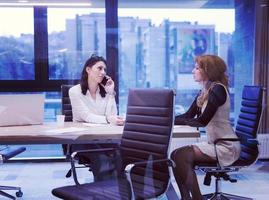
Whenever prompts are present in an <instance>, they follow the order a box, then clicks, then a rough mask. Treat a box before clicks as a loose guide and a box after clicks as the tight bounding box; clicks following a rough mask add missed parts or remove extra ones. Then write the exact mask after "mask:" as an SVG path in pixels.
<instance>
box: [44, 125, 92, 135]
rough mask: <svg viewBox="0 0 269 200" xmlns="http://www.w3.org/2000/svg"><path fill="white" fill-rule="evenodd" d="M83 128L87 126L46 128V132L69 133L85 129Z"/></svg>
mask: <svg viewBox="0 0 269 200" xmlns="http://www.w3.org/2000/svg"><path fill="white" fill-rule="evenodd" d="M85 130H87V128H78V127H68V128H56V129H51V130H47V131H46V133H52V134H57V133H71V132H79V131H85Z"/></svg>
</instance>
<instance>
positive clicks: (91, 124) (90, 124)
mask: <svg viewBox="0 0 269 200" xmlns="http://www.w3.org/2000/svg"><path fill="white" fill-rule="evenodd" d="M82 124H83V125H84V126H89V127H96V126H107V124H95V123H82Z"/></svg>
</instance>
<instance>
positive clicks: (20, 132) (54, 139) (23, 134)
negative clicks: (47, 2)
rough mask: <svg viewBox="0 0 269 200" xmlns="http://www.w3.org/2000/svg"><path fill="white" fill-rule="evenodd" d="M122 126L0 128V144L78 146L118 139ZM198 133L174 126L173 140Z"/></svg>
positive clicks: (74, 125)
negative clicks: (96, 141)
mask: <svg viewBox="0 0 269 200" xmlns="http://www.w3.org/2000/svg"><path fill="white" fill-rule="evenodd" d="M122 132H123V126H114V125H90V124H88V125H85V124H84V123H75V122H65V124H64V127H57V124H56V123H55V122H50V123H44V124H42V125H30V126H9V127H0V144H79V143H87V142H89V143H90V142H92V141H94V140H108V139H120V138H121V135H122ZM199 136H200V134H199V131H198V130H197V129H196V128H193V127H188V126H174V131H173V138H190V137H195V138H198V137H199Z"/></svg>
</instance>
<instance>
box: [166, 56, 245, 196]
mask: <svg viewBox="0 0 269 200" xmlns="http://www.w3.org/2000/svg"><path fill="white" fill-rule="evenodd" d="M225 72H226V64H225V62H224V61H223V60H222V59H221V58H220V57H218V56H215V55H202V56H198V57H197V58H196V59H195V67H194V69H193V71H192V73H193V78H194V80H195V81H196V82H198V83H200V84H201V85H202V89H201V91H200V92H199V94H198V95H197V96H196V98H195V100H194V101H193V103H192V105H191V106H190V108H189V110H188V111H187V112H186V113H184V114H182V115H179V116H176V118H175V124H176V125H189V126H194V127H205V130H206V133H207V142H201V143H197V144H193V145H190V146H184V147H181V148H178V149H176V150H174V151H173V152H172V154H171V158H172V159H173V160H174V162H175V163H176V167H175V168H174V169H173V172H174V176H175V179H176V182H177V185H178V187H179V190H180V194H181V198H182V199H184V200H185V199H188V200H189V199H195V200H200V199H203V196H202V194H201V192H200V189H199V185H198V182H197V177H196V174H195V171H194V169H193V167H194V165H195V163H199V162H209V163H210V162H212V163H215V162H216V159H217V158H216V154H215V150H214V145H213V143H214V141H215V140H216V139H218V138H225V137H229V138H237V136H236V134H235V133H234V130H233V128H232V126H231V124H230V120H229V114H230V97H229V92H228V77H227V76H226V75H225ZM217 152H218V159H219V162H220V164H221V165H223V166H225V165H230V164H232V163H233V162H234V161H235V160H237V159H238V157H239V154H240V143H239V142H227V141H225V142H220V143H219V144H218V145H217Z"/></svg>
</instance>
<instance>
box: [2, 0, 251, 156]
mask: <svg viewBox="0 0 269 200" xmlns="http://www.w3.org/2000/svg"><path fill="white" fill-rule="evenodd" d="M75 2H76V1H75ZM92 2H93V3H92V5H93V6H92V7H73V8H71V7H49V6H34V7H25V6H24V7H16V6H12V7H6V6H5V7H0V27H1V28H0V44H1V45H0V85H1V87H0V91H1V92H26V91H27V92H40V91H41V92H45V93H46V104H45V109H46V110H45V116H44V119H45V121H54V120H55V114H57V113H59V112H60V106H61V104H60V103H61V101H60V93H59V92H60V86H61V85H62V84H75V83H77V81H78V79H79V78H80V73H81V69H82V66H83V64H84V62H85V60H86V58H87V57H88V56H89V55H90V54H92V53H97V54H99V55H101V56H104V57H106V58H107V61H108V64H109V66H107V67H108V71H109V73H111V74H109V75H111V76H112V77H113V78H114V79H115V80H116V86H117V87H116V88H117V89H118V93H117V94H118V97H119V102H118V105H119V112H120V114H124V112H125V111H126V102H127V95H128V89H129V88H133V87H140V88H155V87H158V88H163V87H168V88H174V89H175V90H176V112H179V113H180V112H184V111H186V108H188V107H189V105H190V103H191V102H192V100H193V99H194V95H196V94H197V91H198V90H199V88H200V86H199V85H197V84H196V83H195V82H194V81H193V79H192V74H191V70H192V69H193V65H194V61H193V59H194V57H195V56H197V55H202V54H216V55H219V56H221V57H222V58H223V59H224V60H225V61H226V63H227V65H228V68H229V70H228V73H229V77H230V93H231V97H232V98H231V103H232V104H231V105H232V107H231V108H232V117H234V116H236V113H237V112H238V111H237V109H238V106H236V105H238V104H239V101H240V99H241V97H240V96H241V90H242V87H243V85H244V84H251V83H252V73H253V68H252V66H253V60H252V59H253V52H254V51H253V46H254V43H253V41H254V39H253V38H254V25H253V23H252V22H253V21H254V17H255V16H254V13H255V12H254V3H251V2H252V1H250V0H248V1H247V0H239V1H208V2H207V1H199V2H198V1H196V0H190V1H188V3H186V2H185V1H182V2H181V1H174V0H173V1H172V0H167V1H161V0H156V1H154V2H153V1H143V2H142V1H139V2H137V1H135V0H128V1H125V0H118V4H119V6H118V9H115V7H116V8H117V6H115V5H112V3H113V2H117V1H109V0H106V1H102V2H101V3H100V1H97V0H96V1H95V0H94V1H92ZM105 2H106V5H104V3H105ZM184 2H185V3H184ZM96 5H97V6H96ZM246 5H247V6H246ZM0 6H1V4H0ZM105 6H106V7H105ZM243 8H247V11H246V10H244V9H243ZM116 10H117V11H118V13H117V12H116ZM14 13H16V15H14ZM107 13H109V15H108V14H107ZM106 14H107V15H106ZM117 14H118V15H117ZM116 16H118V18H117V17H116ZM115 19H116V20H115ZM115 21H116V22H118V23H115ZM111 60H113V61H115V60H116V61H117V62H111ZM114 65H116V66H114ZM235 77H236V78H235ZM2 86H5V87H2ZM41 146H42V145H40V147H38V148H41ZM42 148H43V147H42ZM48 149H57V151H58V153H56V154H54V153H51V154H52V155H59V154H61V147H60V146H48V147H46V149H44V151H43V152H46V151H48ZM33 151H34V152H35V153H30V154H31V155H36V156H39V153H38V151H39V150H37V149H35V148H33Z"/></svg>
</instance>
